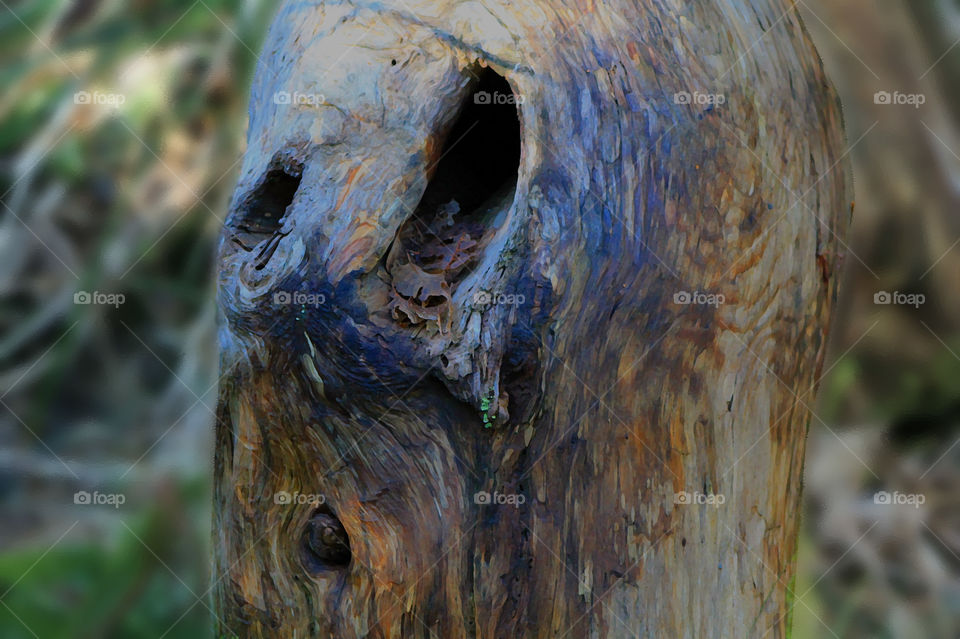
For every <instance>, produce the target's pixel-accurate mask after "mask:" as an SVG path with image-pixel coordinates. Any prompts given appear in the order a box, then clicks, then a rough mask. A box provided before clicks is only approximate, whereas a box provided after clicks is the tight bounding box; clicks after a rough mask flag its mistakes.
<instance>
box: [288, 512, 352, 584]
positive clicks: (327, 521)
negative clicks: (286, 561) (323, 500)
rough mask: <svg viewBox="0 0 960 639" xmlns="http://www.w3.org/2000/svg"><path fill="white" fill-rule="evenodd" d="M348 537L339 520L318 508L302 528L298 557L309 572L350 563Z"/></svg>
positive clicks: (340, 566)
mask: <svg viewBox="0 0 960 639" xmlns="http://www.w3.org/2000/svg"><path fill="white" fill-rule="evenodd" d="M350 556H351V553H350V538H349V537H348V536H347V531H346V530H345V529H344V528H343V524H341V523H340V520H339V519H337V517H336V516H335V515H334V514H333V513H332V512H331V511H330V510H329V509H328V508H323V507H322V508H320V509H318V510H317V511H316V512H315V513H314V514H313V516H312V517H311V518H310V520H309V521H308V522H307V525H306V528H304V530H303V536H302V537H301V539H300V557H301V561H302V563H303V565H304V567H305V568H306V569H307V570H308V571H309V572H311V573H316V572H320V571H322V570H331V569H336V568H343V567H345V566H347V564H349V563H350Z"/></svg>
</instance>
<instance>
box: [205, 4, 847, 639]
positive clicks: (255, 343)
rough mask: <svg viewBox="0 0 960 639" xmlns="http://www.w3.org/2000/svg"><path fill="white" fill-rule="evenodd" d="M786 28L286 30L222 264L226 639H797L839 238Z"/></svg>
mask: <svg viewBox="0 0 960 639" xmlns="http://www.w3.org/2000/svg"><path fill="white" fill-rule="evenodd" d="M840 120H841V118H840V110H839V105H838V104H837V101H836V98H835V97H834V94H833V91H832V89H831V88H830V87H829V85H828V83H827V81H826V79H825V77H824V74H823V71H822V69H821V66H820V63H819V59H818V57H817V54H816V52H815V51H814V49H813V46H812V44H811V43H810V41H809V39H808V38H807V36H806V32H805V30H804V27H803V25H802V23H801V21H800V18H799V17H798V15H797V13H796V12H795V11H794V9H792V8H791V7H790V5H789V3H788V2H787V1H786V0H747V1H745V0H698V1H690V2H669V1H667V0H650V1H649V2H643V3H637V2H634V1H632V0H630V1H628V0H609V1H608V2H604V3H594V2H592V0H582V1H581V2H573V1H572V0H566V1H561V0H552V1H545V0H525V1H522V2H514V3H511V4H500V3H492V2H490V3H485V2H481V1H467V2H450V1H443V0H420V1H418V0H413V1H412V2H411V3H410V4H407V3H406V2H400V3H396V4H386V5H385V4H381V3H366V2H362V1H361V2H351V3H323V4H317V3H299V2H297V3H294V2H288V3H285V4H284V6H283V8H282V9H281V10H280V14H279V16H278V17H277V19H276V22H275V24H274V25H273V28H272V30H271V33H270V36H269V37H268V42H267V45H266V49H265V51H264V54H263V57H262V60H261V64H260V67H259V70H258V74H257V79H256V81H255V85H254V89H253V96H252V108H251V120H250V133H249V148H248V151H247V155H246V157H245V161H244V166H243V170H242V173H241V179H240V182H239V185H238V187H237V192H236V196H235V198H234V202H233V206H232V210H231V213H230V217H229V219H228V221H227V225H226V228H225V231H224V234H223V239H222V241H221V244H220V249H219V273H220V277H219V304H220V308H221V311H222V315H223V321H222V323H221V337H220V341H221V348H222V373H223V375H224V378H223V382H222V384H221V389H220V410H219V414H220V418H219V420H218V425H217V455H216V504H215V529H216V539H215V567H216V575H215V580H216V594H215V599H216V602H217V606H218V609H217V610H218V616H219V624H220V631H221V634H224V635H226V636H231V635H234V634H235V635H237V636H240V637H296V638H298V639H302V638H305V637H336V638H338V639H339V638H354V637H403V638H416V637H424V638H426V637H439V638H460V637H463V638H466V637H471V638H474V637H477V638H479V637H483V638H490V639H501V638H503V637H521V638H534V637H543V638H555V637H570V638H579V637H608V638H614V637H631V638H633V637H651V638H653V637H657V638H660V637H691V638H694V637H696V638H703V637H716V638H732V637H752V636H757V637H761V636H768V637H784V636H786V634H787V629H788V627H789V618H790V610H791V607H790V606H791V603H790V602H791V595H790V593H791V588H790V584H791V579H792V577H793V570H794V552H795V548H796V539H797V527H798V521H799V516H798V509H799V504H800V487H801V486H800V481H801V472H802V463H803V451H804V438H805V434H806V429H807V423H808V420H809V418H810V415H811V412H810V410H809V406H810V405H811V402H812V401H813V397H812V395H813V390H814V388H815V386H816V382H817V379H818V371H819V370H820V368H821V365H822V361H823V353H824V339H825V333H826V329H827V323H828V315H829V310H830V307H831V304H832V301H833V299H834V297H835V290H836V286H835V282H836V274H837V268H838V262H839V257H838V245H842V242H841V240H840V239H839V238H838V236H842V235H843V233H844V231H845V229H846V226H847V221H848V213H849V207H850V204H849V202H847V201H846V200H845V188H846V179H845V177H844V170H843V168H844V163H843V157H844V146H843V136H842V132H841V126H840Z"/></svg>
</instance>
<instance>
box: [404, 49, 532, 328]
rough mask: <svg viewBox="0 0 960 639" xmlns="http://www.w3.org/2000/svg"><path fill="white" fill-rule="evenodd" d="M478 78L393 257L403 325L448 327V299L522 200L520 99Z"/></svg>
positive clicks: (494, 81) (495, 79)
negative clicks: (519, 179)
mask: <svg viewBox="0 0 960 639" xmlns="http://www.w3.org/2000/svg"><path fill="white" fill-rule="evenodd" d="M471 73H473V74H474V76H475V77H476V81H475V83H474V84H473V88H472V91H471V92H470V93H469V94H468V95H467V97H466V98H465V100H464V101H463V103H462V104H461V105H460V113H459V115H458V117H457V119H456V121H455V123H454V124H453V126H452V128H451V129H450V131H449V133H448V134H447V136H446V139H445V141H444V144H443V147H442V150H441V152H440V154H439V156H438V157H437V159H436V160H434V162H433V164H432V165H431V166H429V167H427V174H428V175H430V179H429V182H428V183H427V186H426V189H425V190H424V193H423V196H422V197H421V199H420V203H419V204H418V205H417V207H416V209H415V210H414V211H413V214H412V215H411V216H410V217H409V219H408V220H407V221H406V222H405V223H404V224H403V226H401V228H400V230H399V231H398V233H397V237H396V240H395V241H394V243H393V246H392V248H391V251H390V254H389V255H388V256H387V260H386V267H387V271H388V272H389V273H390V274H391V276H392V277H393V280H394V289H395V293H396V295H397V299H396V300H395V304H394V306H393V309H392V313H393V316H394V319H397V320H398V321H400V322H401V323H403V324H417V323H420V322H422V321H424V320H436V321H438V322H442V318H443V309H442V306H443V305H444V304H445V303H446V302H447V301H448V300H449V299H450V293H449V291H451V290H452V288H453V287H454V286H455V285H456V283H457V282H458V281H460V280H461V279H463V277H464V276H465V275H466V274H467V273H469V272H470V269H471V267H472V266H474V265H475V264H477V263H478V262H479V261H480V260H481V259H482V256H483V251H484V249H485V247H486V246H487V245H488V244H489V242H490V240H491V239H492V238H493V237H494V235H495V234H496V232H497V230H498V229H499V228H500V227H501V226H502V225H503V222H504V220H505V219H506V214H507V212H508V211H509V209H510V205H511V204H512V203H513V199H514V195H515V192H516V188H517V175H518V170H519V166H520V151H521V146H520V119H519V117H518V111H517V106H518V102H519V98H518V97H517V95H516V93H515V92H514V91H513V89H512V88H511V86H510V84H509V83H508V82H507V80H506V79H505V78H504V77H503V76H501V75H500V74H498V73H497V72H495V71H494V70H493V69H490V68H482V69H481V68H475V69H472V70H471ZM408 280H409V281H408Z"/></svg>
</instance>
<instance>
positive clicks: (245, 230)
mask: <svg viewBox="0 0 960 639" xmlns="http://www.w3.org/2000/svg"><path fill="white" fill-rule="evenodd" d="M302 176H303V167H302V166H301V165H292V166H288V165H285V164H283V163H282V162H281V161H280V160H279V159H277V158H274V160H273V161H272V162H271V163H270V168H269V169H268V170H267V173H266V174H265V175H264V177H263V179H262V180H261V181H260V183H259V185H258V186H257V187H256V188H255V189H254V190H253V191H252V192H251V193H250V194H248V195H247V196H246V197H245V198H244V199H243V201H242V202H241V204H240V206H239V207H238V210H237V213H236V214H235V217H234V221H233V228H234V234H233V237H232V239H233V240H234V241H235V242H236V243H237V244H239V245H240V246H241V247H242V248H243V249H244V250H246V251H252V250H253V247H254V246H256V245H257V244H259V243H260V242H261V241H263V240H265V239H268V238H270V239H271V242H270V243H269V244H268V245H267V246H266V247H264V249H263V250H261V251H260V253H259V254H258V256H257V258H258V261H262V263H265V260H269V259H270V255H272V254H273V250H275V249H276V244H277V242H278V241H279V237H282V235H281V234H280V228H281V225H282V219H283V216H284V215H285V214H286V212H287V208H288V207H289V206H290V204H291V203H292V202H293V198H294V196H295V195H296V194H297V190H298V189H299V188H300V180H301V178H302ZM268 249H269V250H268ZM264 257H265V260H264V259H263V258H264ZM260 268H262V265H261V266H260Z"/></svg>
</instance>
